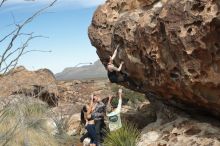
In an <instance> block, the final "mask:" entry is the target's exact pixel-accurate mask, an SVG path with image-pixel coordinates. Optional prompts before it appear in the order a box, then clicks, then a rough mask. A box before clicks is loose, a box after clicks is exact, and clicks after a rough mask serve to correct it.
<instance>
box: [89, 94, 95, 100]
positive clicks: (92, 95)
mask: <svg viewBox="0 0 220 146" xmlns="http://www.w3.org/2000/svg"><path fill="white" fill-rule="evenodd" d="M90 98H91V100H92V101H93V98H94V94H93V93H92V94H91V96H90Z"/></svg>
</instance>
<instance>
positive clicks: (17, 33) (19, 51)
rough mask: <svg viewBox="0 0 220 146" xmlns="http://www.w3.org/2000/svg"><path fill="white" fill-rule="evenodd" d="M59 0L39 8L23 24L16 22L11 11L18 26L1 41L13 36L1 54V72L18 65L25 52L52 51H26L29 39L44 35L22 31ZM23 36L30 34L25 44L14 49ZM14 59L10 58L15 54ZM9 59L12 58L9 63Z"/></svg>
mask: <svg viewBox="0 0 220 146" xmlns="http://www.w3.org/2000/svg"><path fill="white" fill-rule="evenodd" d="M5 1H7V0H3V1H2V2H1V4H0V7H1V6H2V4H3V3H4V2H5ZM56 2H57V0H54V1H53V2H52V3H50V4H49V5H48V6H46V7H44V8H42V9H40V10H38V11H37V12H35V13H34V14H33V15H32V16H30V17H29V18H27V19H26V20H25V21H24V22H23V23H21V24H16V21H15V17H14V15H13V13H11V15H12V18H13V22H14V25H15V26H16V28H15V29H14V30H13V31H12V32H11V33H9V34H8V35H6V36H5V37H3V38H2V39H1V40H0V43H1V42H3V41H5V40H6V39H7V38H9V37H11V36H12V38H11V39H10V41H9V43H8V45H7V47H6V49H5V51H3V54H2V55H1V56H0V73H1V72H4V74H5V73H7V71H8V70H9V69H10V68H11V67H12V68H14V67H16V65H17V63H18V60H19V58H20V57H21V56H22V55H24V54H27V53H29V52H36V51H37V52H51V51H42V50H29V51H24V50H25V49H26V48H27V47H28V43H29V41H31V40H32V39H34V38H37V37H44V36H32V34H33V33H21V31H22V30H23V28H24V27H25V26H26V25H27V24H29V23H30V22H32V20H33V19H34V18H35V17H37V16H39V15H40V14H42V13H43V12H44V11H45V10H46V9H48V8H49V7H52V6H53V5H54V4H55V3H56ZM21 36H29V37H28V38H27V40H26V41H25V43H23V45H22V46H21V47H19V48H16V49H14V44H15V41H16V40H17V39H18V38H19V37H21ZM14 55H15V57H14V59H12V60H11V59H9V58H10V57H12V56H14ZM7 60H10V61H9V63H8V64H7V63H6V62H7ZM3 64H4V65H5V67H3Z"/></svg>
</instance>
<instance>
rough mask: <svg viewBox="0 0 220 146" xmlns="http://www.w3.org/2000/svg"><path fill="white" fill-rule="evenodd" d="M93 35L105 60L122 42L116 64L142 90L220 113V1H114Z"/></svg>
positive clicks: (101, 12)
mask: <svg viewBox="0 0 220 146" xmlns="http://www.w3.org/2000/svg"><path fill="white" fill-rule="evenodd" d="M89 37H90V40H91V43H92V45H93V46H95V47H96V48H97V54H98V55H99V57H100V59H101V61H102V63H103V64H106V63H107V61H108V58H109V55H112V54H113V52H114V50H115V48H116V46H117V45H120V48H119V53H118V55H117V58H116V60H115V64H116V65H119V63H120V61H124V62H125V64H124V65H125V67H124V68H123V70H126V72H128V73H129V74H130V77H131V78H132V79H134V80H136V82H138V83H139V84H140V85H143V86H142V88H140V90H139V92H143V93H151V94H155V95H157V96H156V97H157V98H159V99H160V100H162V101H164V103H166V104H169V105H174V106H176V107H179V108H181V109H184V110H190V112H192V111H195V110H201V111H208V112H209V113H211V114H213V115H215V116H217V117H220V2H219V0H108V1H106V3H105V4H104V5H102V6H100V7H98V9H97V10H96V12H95V13H94V16H93V20H92V24H91V26H90V27H89ZM124 86H127V87H129V85H128V84H124ZM129 88H132V87H129Z"/></svg>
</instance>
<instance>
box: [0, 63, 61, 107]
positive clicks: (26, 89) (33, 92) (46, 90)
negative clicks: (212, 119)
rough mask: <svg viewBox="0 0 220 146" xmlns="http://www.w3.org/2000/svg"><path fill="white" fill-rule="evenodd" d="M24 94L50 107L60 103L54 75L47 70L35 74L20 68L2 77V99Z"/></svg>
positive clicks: (0, 92)
mask: <svg viewBox="0 0 220 146" xmlns="http://www.w3.org/2000/svg"><path fill="white" fill-rule="evenodd" d="M17 94H23V95H25V96H31V97H36V98H40V99H41V100H43V101H45V102H47V103H48V104H49V105H51V106H54V105H57V103H58V97H59V93H58V89H57V85H56V80H55V77H54V75H53V73H52V72H51V71H49V70H47V69H41V70H38V71H35V72H32V71H28V70H26V69H25V68H24V67H18V68H16V69H14V70H12V71H10V72H9V73H8V74H7V75H5V76H2V77H0V97H3V98H4V97H5V98H6V97H8V96H10V95H17Z"/></svg>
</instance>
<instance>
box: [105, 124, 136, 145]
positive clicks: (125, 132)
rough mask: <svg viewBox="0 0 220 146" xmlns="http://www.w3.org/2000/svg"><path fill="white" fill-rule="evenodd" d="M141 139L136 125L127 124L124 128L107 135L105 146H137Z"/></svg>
mask: <svg viewBox="0 0 220 146" xmlns="http://www.w3.org/2000/svg"><path fill="white" fill-rule="evenodd" d="M139 137H140V132H139V131H138V129H137V128H136V127H135V125H132V124H128V123H125V124H124V125H123V127H122V128H120V129H118V130H117V131H114V132H110V133H108V134H107V136H106V138H105V140H104V146H136V145H137V141H138V139H139Z"/></svg>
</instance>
